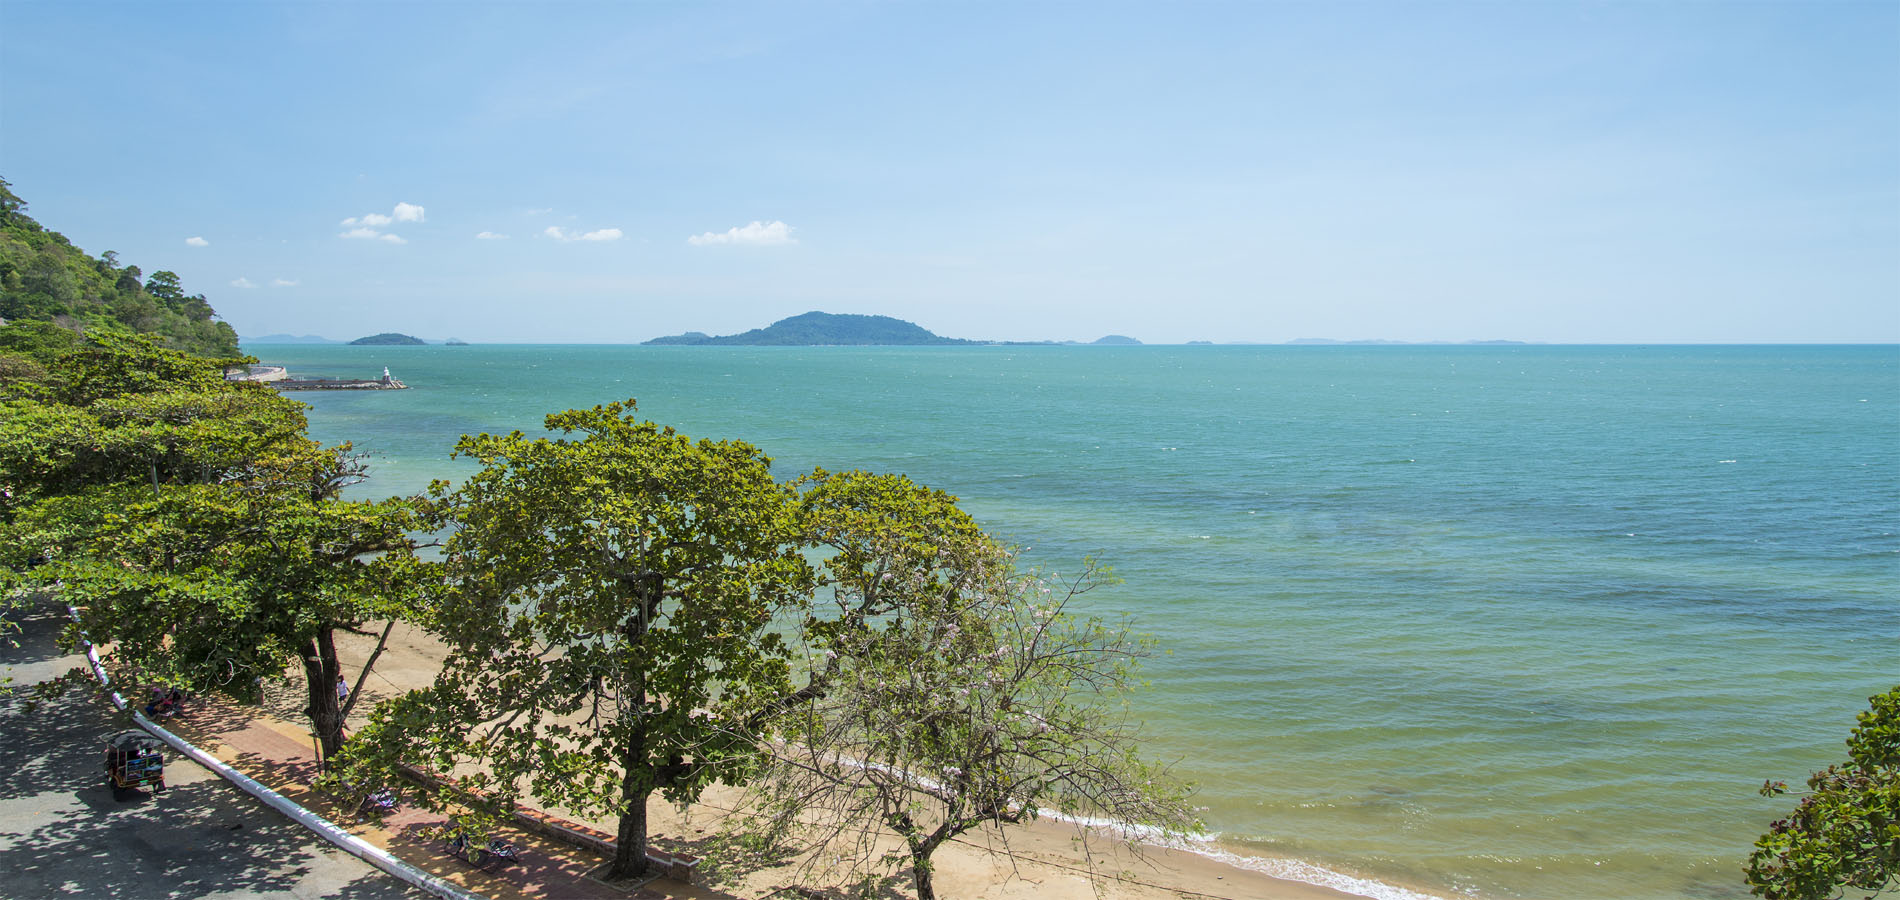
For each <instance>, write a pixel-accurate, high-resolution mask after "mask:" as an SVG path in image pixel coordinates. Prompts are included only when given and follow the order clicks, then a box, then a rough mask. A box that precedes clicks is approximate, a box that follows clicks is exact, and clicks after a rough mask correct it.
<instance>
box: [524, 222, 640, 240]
mask: <svg viewBox="0 0 1900 900" xmlns="http://www.w3.org/2000/svg"><path fill="white" fill-rule="evenodd" d="M541 233H542V234H545V235H547V236H548V237H551V238H553V239H555V240H557V241H617V240H620V238H621V237H622V235H621V231H620V229H618V228H602V229H600V230H598V231H588V232H576V231H567V230H564V229H562V228H561V227H560V226H558V225H549V226H548V227H547V230H545V231H543V232H541Z"/></svg>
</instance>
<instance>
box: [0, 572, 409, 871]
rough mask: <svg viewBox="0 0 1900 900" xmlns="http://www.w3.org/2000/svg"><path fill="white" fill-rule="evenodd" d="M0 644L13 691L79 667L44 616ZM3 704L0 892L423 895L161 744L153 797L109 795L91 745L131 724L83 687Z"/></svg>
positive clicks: (28, 619)
mask: <svg viewBox="0 0 1900 900" xmlns="http://www.w3.org/2000/svg"><path fill="white" fill-rule="evenodd" d="M19 621H20V624H21V625H22V626H23V627H24V629H25V632H24V633H23V634H21V635H19V636H18V638H19V641H20V646H19V647H8V646H5V645H4V642H3V641H0V670H4V671H0V676H4V675H11V676H13V678H14V684H15V685H16V686H17V685H19V684H21V683H23V682H34V681H38V680H41V679H44V678H48V677H51V676H53V675H57V674H58V673H60V672H64V671H66V670H68V669H71V668H74V667H76V666H83V665H84V663H85V660H84V658H83V657H76V656H60V655H58V651H57V650H56V649H55V647H54V637H55V636H56V635H57V634H58V632H59V628H60V625H61V624H62V622H61V619H60V618H59V617H58V616H57V614H56V612H55V611H54V610H52V609H46V610H44V611H41V612H37V613H34V614H30V615H27V616H25V617H24V618H21V619H19ZM30 706H31V703H30V701H29V699H28V698H26V697H24V696H21V695H20V694H19V692H18V691H17V690H16V691H15V692H14V694H12V695H10V696H6V697H4V698H0V896H5V897H7V898H17V900H28V898H39V897H85V898H91V897H114V898H128V900H144V898H154V900H156V898H199V897H205V898H219V900H240V898H243V900H248V898H316V897H331V898H344V900H397V898H402V900H420V898H424V897H425V896H426V895H424V894H422V893H421V892H420V891H414V890H412V889H410V888H409V887H408V886H407V885H405V884H403V883H402V882H400V881H397V880H396V879H394V878H391V877H389V876H387V875H385V874H383V873H382V872H380V871H378V870H376V869H373V868H371V867H370V866H369V865H368V864H366V863H364V862H362V861H361V860H358V859H357V858H355V857H353V856H350V855H348V854H346V853H344V852H342V851H340V850H337V849H335V848H334V847H332V846H331V845H330V844H329V843H327V842H325V841H323V840H321V839H319V838H316V837H314V836H313V835H311V834H310V833H309V832H308V831H305V830H304V829H303V828H301V827H299V826H297V825H296V824H295V823H293V822H291V821H290V820H289V819H286V818H284V817H283V816H281V815H279V814H278V813H277V812H276V811H274V810H272V809H270V808H269V807H266V806H264V805H263V804H261V803H258V802H257V801H256V800H254V799H252V798H251V797H250V796H249V795H247V794H245V793H243V792H242V791H239V790H238V789H237V788H235V787H232V786H231V785H230V784H228V783H226V782H225V781H224V780H223V779H220V778H218V777H217V776H216V775H213V774H212V773H210V772H209V771H207V770H205V769H204V768H202V767H200V766H198V765H197V764H196V763H193V762H191V761H190V760H188V759H184V758H181V757H178V756H177V755H176V754H174V753H172V752H170V750H169V749H167V752H166V764H165V783H166V785H167V786H168V787H169V790H167V791H165V792H164V793H162V794H158V795H156V796H152V795H148V794H145V793H143V792H139V793H138V795H137V797H136V798H135V799H128V800H125V801H123V802H120V801H115V800H113V799H112V790H111V789H110V788H109V787H108V786H107V785H106V782H105V774H104V769H103V768H102V766H101V757H102V755H103V747H102V745H101V744H100V742H99V739H100V738H101V737H102V736H104V735H107V734H110V733H112V732H115V731H118V730H119V729H121V728H124V727H128V726H127V724H124V723H122V721H121V720H120V719H119V718H117V717H116V716H115V715H114V714H113V713H112V712H111V708H110V706H109V705H107V704H105V703H101V702H97V701H95V700H94V699H93V698H92V697H91V696H90V695H89V692H84V691H79V690H75V691H70V692H68V693H67V694H66V695H64V696H62V697H58V698H55V699H52V700H49V701H44V702H41V703H40V704H39V705H38V707H37V708H30Z"/></svg>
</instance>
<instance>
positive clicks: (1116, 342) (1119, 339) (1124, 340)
mask: <svg viewBox="0 0 1900 900" xmlns="http://www.w3.org/2000/svg"><path fill="white" fill-rule="evenodd" d="M1095 343H1096V345H1097V346H1102V347H1139V346H1141V342H1140V341H1138V340H1135V339H1134V338H1131V337H1129V336H1128V335H1125V334H1111V335H1105V336H1103V337H1099V338H1096V339H1095Z"/></svg>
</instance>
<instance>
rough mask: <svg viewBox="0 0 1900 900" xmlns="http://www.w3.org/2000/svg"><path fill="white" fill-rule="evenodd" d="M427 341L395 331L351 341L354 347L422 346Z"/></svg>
mask: <svg viewBox="0 0 1900 900" xmlns="http://www.w3.org/2000/svg"><path fill="white" fill-rule="evenodd" d="M425 343H427V341H424V340H423V339H421V338H419V337H410V336H409V335H406V334H397V333H395V332H393V331H385V332H383V333H382V334H372V335H370V336H369V337H360V338H357V339H356V340H353V341H351V342H350V346H352V347H389V346H400V347H420V346H422V345H423V344H425Z"/></svg>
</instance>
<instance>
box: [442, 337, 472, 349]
mask: <svg viewBox="0 0 1900 900" xmlns="http://www.w3.org/2000/svg"><path fill="white" fill-rule="evenodd" d="M443 346H445V347H466V346H468V342H467V341H465V340H462V339H461V338H449V340H448V343H446V344H444V345H443Z"/></svg>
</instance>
